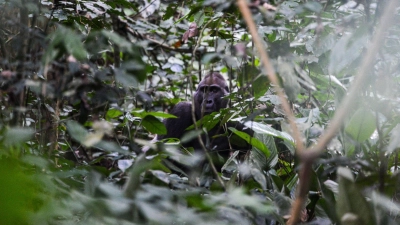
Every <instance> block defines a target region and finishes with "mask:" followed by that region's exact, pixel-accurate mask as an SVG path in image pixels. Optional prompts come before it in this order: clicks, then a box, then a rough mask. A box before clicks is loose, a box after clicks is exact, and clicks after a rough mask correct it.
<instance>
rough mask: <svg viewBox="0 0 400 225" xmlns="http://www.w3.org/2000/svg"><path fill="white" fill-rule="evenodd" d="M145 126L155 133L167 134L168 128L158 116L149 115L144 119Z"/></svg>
mask: <svg viewBox="0 0 400 225" xmlns="http://www.w3.org/2000/svg"><path fill="white" fill-rule="evenodd" d="M142 125H143V127H144V128H145V129H146V130H148V131H149V132H151V133H153V134H167V128H165V125H164V124H163V123H162V122H161V121H160V120H159V119H157V118H156V117H154V116H152V115H147V116H145V117H144V118H143V120H142Z"/></svg>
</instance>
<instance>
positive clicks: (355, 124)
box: [345, 108, 376, 142]
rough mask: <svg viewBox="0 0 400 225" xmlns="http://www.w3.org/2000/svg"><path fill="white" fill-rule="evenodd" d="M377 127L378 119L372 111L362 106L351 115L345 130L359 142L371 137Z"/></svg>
mask: <svg viewBox="0 0 400 225" xmlns="http://www.w3.org/2000/svg"><path fill="white" fill-rule="evenodd" d="M375 129H376V119H375V116H374V115H373V114H372V112H371V111H369V110H367V109H365V108H360V109H358V110H357V111H356V113H354V115H353V116H352V117H351V119H350V121H349V123H348V124H347V125H346V128H345V131H346V133H347V134H348V135H350V137H351V138H352V139H354V140H356V141H358V142H363V141H365V140H367V139H368V138H369V137H371V135H372V133H373V132H374V131H375Z"/></svg>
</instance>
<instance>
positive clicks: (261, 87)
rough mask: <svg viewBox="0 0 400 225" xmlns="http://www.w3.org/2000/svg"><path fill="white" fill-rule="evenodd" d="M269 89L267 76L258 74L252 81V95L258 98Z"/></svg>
mask: <svg viewBox="0 0 400 225" xmlns="http://www.w3.org/2000/svg"><path fill="white" fill-rule="evenodd" d="M268 89H269V80H268V78H267V76H259V77H258V78H257V79H256V80H255V81H254V82H253V90H254V97H256V98H259V97H261V96H263V95H264V94H265V93H266V92H267V91H268Z"/></svg>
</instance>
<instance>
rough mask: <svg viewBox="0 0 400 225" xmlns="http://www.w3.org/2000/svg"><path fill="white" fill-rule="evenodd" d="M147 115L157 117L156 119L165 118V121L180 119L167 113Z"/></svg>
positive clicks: (149, 113) (150, 113)
mask: <svg viewBox="0 0 400 225" xmlns="http://www.w3.org/2000/svg"><path fill="white" fill-rule="evenodd" d="M146 115H151V116H155V117H161V118H165V119H168V118H178V117H176V116H174V115H172V114H169V113H165V112H148V113H146Z"/></svg>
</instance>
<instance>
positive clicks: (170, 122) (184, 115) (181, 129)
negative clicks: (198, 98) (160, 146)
mask: <svg viewBox="0 0 400 225" xmlns="http://www.w3.org/2000/svg"><path fill="white" fill-rule="evenodd" d="M170 113H171V114H172V115H174V116H176V117H177V118H169V119H165V120H164V125H165V127H166V128H167V134H166V135H159V136H158V138H157V140H161V139H164V138H181V137H182V136H183V134H184V133H185V132H186V128H188V127H189V126H191V125H192V124H193V119H192V103H190V102H179V103H178V104H176V105H175V107H173V108H172V110H171V112H170Z"/></svg>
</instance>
